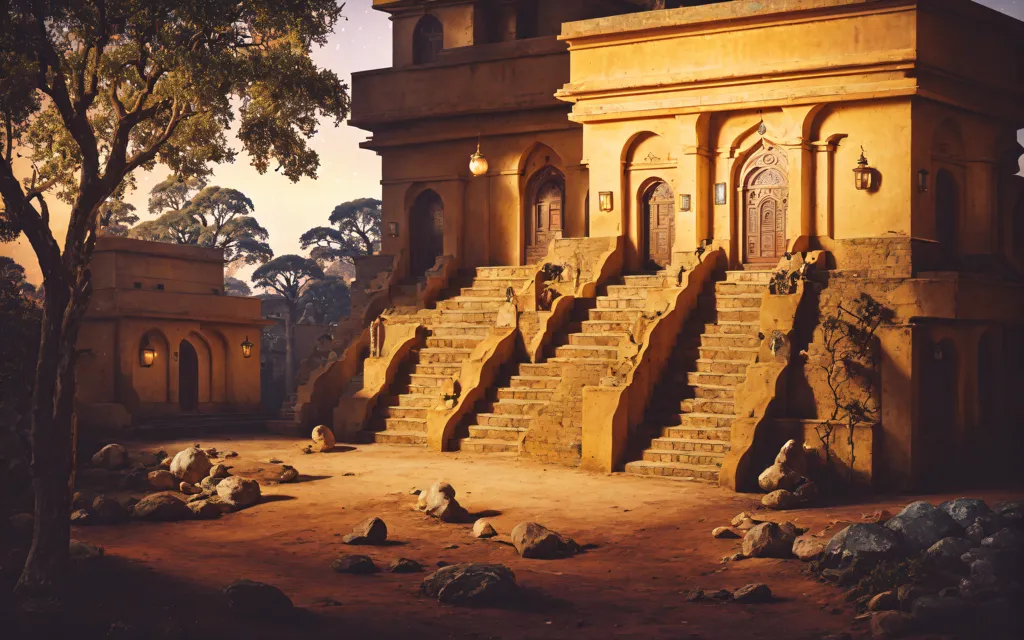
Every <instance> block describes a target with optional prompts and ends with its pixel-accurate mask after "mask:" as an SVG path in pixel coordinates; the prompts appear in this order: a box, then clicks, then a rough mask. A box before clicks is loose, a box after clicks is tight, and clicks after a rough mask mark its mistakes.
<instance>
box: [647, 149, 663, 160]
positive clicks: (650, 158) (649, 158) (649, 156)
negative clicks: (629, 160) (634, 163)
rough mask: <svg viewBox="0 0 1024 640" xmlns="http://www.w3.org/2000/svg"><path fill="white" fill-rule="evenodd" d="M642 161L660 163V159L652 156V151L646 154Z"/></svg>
mask: <svg viewBox="0 0 1024 640" xmlns="http://www.w3.org/2000/svg"><path fill="white" fill-rule="evenodd" d="M644 161H646V162H661V158H659V157H658V156H656V155H654V152H653V151H652V152H650V153H648V154H647V157H645V158H644Z"/></svg>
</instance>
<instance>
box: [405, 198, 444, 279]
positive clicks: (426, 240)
mask: <svg viewBox="0 0 1024 640" xmlns="http://www.w3.org/2000/svg"><path fill="white" fill-rule="evenodd" d="M442 255H444V201H442V200H441V196H439V195H437V192H436V191H433V190H431V189H427V190H426V191H424V192H423V193H421V194H419V195H418V196H417V197H416V201H415V202H414V203H413V205H412V208H411V209H410V210H409V275H410V277H411V278H413V279H418V278H422V277H423V274H425V273H426V272H427V271H429V270H430V269H432V268H433V267H434V264H435V263H436V262H437V259H438V258H439V257H440V256H442Z"/></svg>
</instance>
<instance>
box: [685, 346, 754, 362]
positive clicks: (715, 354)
mask: <svg viewBox="0 0 1024 640" xmlns="http://www.w3.org/2000/svg"><path fill="white" fill-rule="evenodd" d="M758 351H760V349H759V348H758V347H728V348H723V347H700V348H698V349H697V352H698V353H699V354H700V359H702V360H732V361H735V362H750V363H753V362H756V361H757V353H758Z"/></svg>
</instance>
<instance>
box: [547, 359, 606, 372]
mask: <svg viewBox="0 0 1024 640" xmlns="http://www.w3.org/2000/svg"><path fill="white" fill-rule="evenodd" d="M615 361H616V359H615V358H607V359H606V358H558V357H555V358H548V362H550V363H552V364H571V365H573V366H574V367H576V370H575V371H574V373H589V374H591V375H595V374H600V375H604V374H605V373H607V371H608V365H610V364H612V363H614V362H615Z"/></svg>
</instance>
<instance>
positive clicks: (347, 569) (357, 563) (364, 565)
mask: <svg viewBox="0 0 1024 640" xmlns="http://www.w3.org/2000/svg"><path fill="white" fill-rule="evenodd" d="M331 568H332V569H334V570H335V571H337V572H338V573H352V574H355V575H359V576H365V575H369V574H371V573H377V572H378V571H380V569H378V568H377V565H375V564H374V563H373V560H372V559H371V558H370V557H369V556H359V555H351V556H341V557H340V558H338V559H337V560H335V561H334V562H332V563H331Z"/></svg>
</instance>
